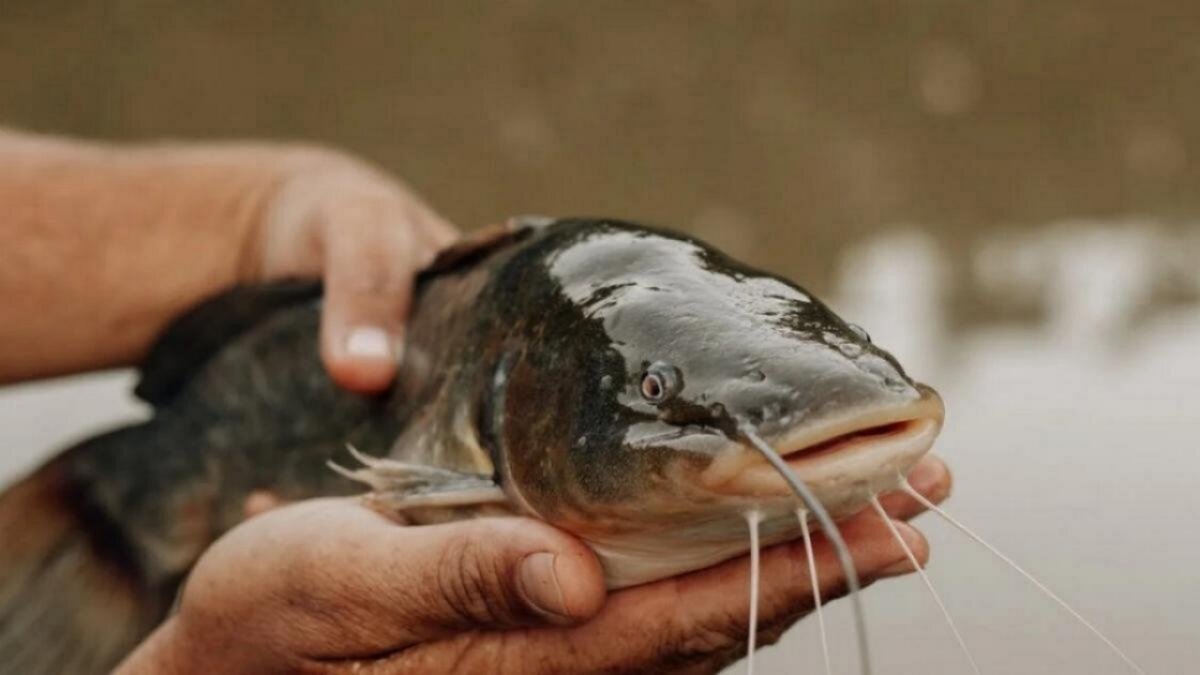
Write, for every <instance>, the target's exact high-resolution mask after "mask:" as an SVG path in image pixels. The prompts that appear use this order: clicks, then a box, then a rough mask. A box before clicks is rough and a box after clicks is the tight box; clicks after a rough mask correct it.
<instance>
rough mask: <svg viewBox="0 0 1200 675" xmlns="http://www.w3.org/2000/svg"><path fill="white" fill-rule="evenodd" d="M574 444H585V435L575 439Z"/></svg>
mask: <svg viewBox="0 0 1200 675" xmlns="http://www.w3.org/2000/svg"><path fill="white" fill-rule="evenodd" d="M575 445H576V447H583V446H585V445H587V436H586V435H584V436H580V437H579V438H577V439H575Z"/></svg>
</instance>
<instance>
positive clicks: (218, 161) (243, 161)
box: [0, 129, 295, 383]
mask: <svg viewBox="0 0 1200 675" xmlns="http://www.w3.org/2000/svg"><path fill="white" fill-rule="evenodd" d="M292 154H293V155H294V154H295V151H293V153H292ZM285 157H289V155H288V154H287V153H286V152H284V151H282V150H279V149H277V148H271V147H269V146H255V145H249V144H247V145H233V144H230V145H217V146H214V145H206V146H204V147H203V148H198V147H188V146H178V145H167V144H162V145H147V146H139V147H119V146H109V145H101V144H92V143H83V142H73V141H63V140H56V139H49V138H43V137H38V136H31V135H24V134H19V133H16V132H11V131H5V130H2V129H0V383H3V382H12V381H17V380H22V379H29V378H34V377H43V376H49V375H56V374H62V373H68V372H78V371H82V370H92V369H97V368H104V367H112V366H120V365H127V364H131V363H133V362H135V361H137V360H138V359H139V358H140V357H141V356H142V355H143V354H144V353H145V351H146V350H147V348H148V345H149V344H150V343H151V341H152V340H153V339H154V337H155V336H156V335H157V334H158V333H159V332H160V331H161V330H162V329H163V327H164V326H165V324H166V323H167V322H169V321H170V319H171V318H172V317H174V316H176V315H178V314H179V313H180V312H181V311H183V310H185V309H186V308H188V307H190V306H192V305H194V304H195V303H196V302H197V301H199V300H201V299H202V298H204V297H206V296H208V295H211V294H213V293H215V292H218V291H220V290H222V289H224V288H226V287H228V286H231V285H233V284H235V283H236V282H238V281H239V280H241V279H244V278H245V276H246V274H247V273H248V270H247V269H246V267H247V265H248V264H252V263H248V262H247V256H248V255H249V254H250V253H249V251H250V249H252V248H254V246H253V242H252V241H251V238H252V236H253V231H254V228H255V227H256V226H257V223H258V222H259V221H261V220H262V218H263V217H264V211H265V210H266V209H267V208H268V206H269V202H270V199H271V196H272V194H274V192H275V191H276V189H277V187H278V185H279V184H280V182H281V181H282V180H283V178H284V177H285V176H286V168H285V167H287V166H288V165H289V164H292V163H293V162H290V161H286V160H285Z"/></svg>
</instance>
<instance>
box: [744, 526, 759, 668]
mask: <svg viewBox="0 0 1200 675" xmlns="http://www.w3.org/2000/svg"><path fill="white" fill-rule="evenodd" d="M761 522H762V513H760V512H759V511H758V510H757V509H755V510H751V511H747V512H746V525H747V526H748V527H749V529H750V630H749V632H748V635H747V638H746V675H754V647H755V642H757V641H758V579H759V569H760V567H761V564H760V554H759V540H758V524H759V523H761Z"/></svg>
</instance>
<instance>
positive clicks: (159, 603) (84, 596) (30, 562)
mask: <svg viewBox="0 0 1200 675" xmlns="http://www.w3.org/2000/svg"><path fill="white" fill-rule="evenodd" d="M117 433H120V432H117ZM84 445H87V444H84ZM84 449H85V448H83V447H76V448H75V449H73V450H71V451H68V452H66V453H64V454H63V455H60V456H59V457H57V458H55V459H54V460H51V461H50V462H49V463H47V464H46V465H44V466H43V467H42V468H40V469H39V470H37V471H36V472H34V473H33V474H32V475H30V476H29V477H27V478H25V479H24V480H23V481H21V482H19V483H17V484H16V485H13V486H12V487H10V488H9V489H8V490H7V491H5V492H4V493H3V494H0V674H2V675H8V674H10V673H11V674H14V675H15V674H16V673H21V674H24V675H43V674H49V673H84V674H86V673H99V672H106V671H108V670H109V669H111V668H112V667H113V666H115V665H116V664H117V663H118V662H119V661H120V659H121V658H122V657H123V656H124V655H125V654H126V653H128V652H129V651H130V650H131V649H132V648H133V647H134V646H135V645H136V644H137V643H138V642H139V641H140V640H141V639H142V638H144V637H145V636H146V635H147V634H148V633H149V632H150V631H152V630H153V628H154V626H155V625H156V624H157V623H158V622H159V620H161V618H162V615H163V614H164V613H165V611H166V609H167V608H168V607H169V603H170V598H163V597H161V596H162V593H161V592H160V591H156V590H155V589H154V588H152V587H151V585H150V584H148V583H146V581H145V580H144V579H143V578H142V575H140V574H139V573H138V571H137V566H136V564H134V561H133V559H132V556H130V555H129V554H128V552H127V547H126V542H125V538H124V537H123V536H122V534H121V530H120V528H119V527H118V526H117V525H116V524H115V523H112V522H110V519H108V518H106V517H105V515H104V514H103V512H102V510H101V509H96V508H90V507H89V506H88V501H89V500H88V499H87V498H86V496H85V495H84V494H83V492H81V490H80V487H79V486H78V485H77V480H76V479H75V477H74V476H73V473H74V472H73V471H72V468H73V467H72V462H73V460H74V459H76V458H77V457H78V456H79V455H80V451H83V450H84Z"/></svg>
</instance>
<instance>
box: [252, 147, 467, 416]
mask: <svg viewBox="0 0 1200 675" xmlns="http://www.w3.org/2000/svg"><path fill="white" fill-rule="evenodd" d="M284 161H285V162H288V163H290V164H294V168H293V169H292V170H291V171H290V172H289V175H288V177H287V178H286V179H284V181H283V182H282V184H281V185H280V186H279V188H278V189H277V191H276V192H275V194H274V197H273V199H272V200H271V201H270V203H269V204H268V206H267V209H266V213H265V214H264V217H263V218H262V219H261V220H260V222H259V224H258V227H257V228H253V229H252V230H251V232H250V234H249V240H248V242H247V247H248V251H249V261H248V268H249V270H250V272H249V274H250V277H251V278H250V279H249V280H250V281H266V280H271V279H278V278H285V277H305V276H320V277H321V278H323V279H324V282H325V299H324V307H323V310H322V317H321V342H320V349H321V357H322V360H323V361H324V362H325V366H326V368H327V369H328V371H329V374H330V375H331V376H332V377H333V378H334V380H336V381H337V382H338V384H340V385H342V386H343V387H345V388H347V389H350V390H353V391H360V392H368V393H369V392H375V391H379V390H381V389H383V388H385V387H387V386H388V384H390V383H391V381H392V378H393V376H394V375H395V371H396V366H397V363H398V362H399V359H400V357H401V353H400V352H401V349H402V347H403V334H404V333H403V328H404V320H405V318H406V315H407V312H408V307H409V304H410V302H411V299H412V292H413V282H414V280H415V277H416V275H417V272H419V271H420V270H421V269H422V268H424V267H425V266H426V265H428V264H429V263H430V262H431V261H432V260H433V258H434V256H435V255H436V254H437V252H438V251H439V250H441V249H442V248H443V247H445V246H446V245H448V244H449V243H450V242H452V241H454V239H455V238H456V237H457V234H456V232H455V229H454V227H453V226H451V225H450V223H448V222H447V221H446V220H445V219H443V218H442V217H441V216H440V215H438V214H437V213H435V212H434V211H433V209H431V208H430V207H429V206H428V205H426V204H425V202H423V201H422V200H421V199H420V197H418V196H417V195H416V194H414V193H413V192H412V191H410V190H409V189H408V188H407V187H405V186H404V185H402V184H400V183H399V182H397V181H396V180H394V179H392V178H391V177H389V176H387V175H384V174H382V173H380V172H378V171H376V170H374V169H373V168H371V167H370V166H367V165H366V164H363V163H361V162H358V161H356V160H353V159H351V158H349V157H347V156H345V155H342V154H340V153H336V152H332V151H325V150H297V151H294V152H293V153H285V154H284Z"/></svg>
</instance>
